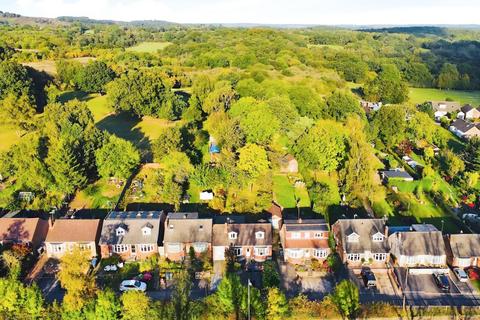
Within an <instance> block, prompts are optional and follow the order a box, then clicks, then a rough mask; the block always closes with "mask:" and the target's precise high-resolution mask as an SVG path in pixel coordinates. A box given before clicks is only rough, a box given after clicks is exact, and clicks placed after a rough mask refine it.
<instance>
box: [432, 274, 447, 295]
mask: <svg viewBox="0 0 480 320" xmlns="http://www.w3.org/2000/svg"><path fill="white" fill-rule="evenodd" d="M433 278H434V279H435V283H436V284H437V287H438V288H440V289H441V290H442V291H443V292H450V281H448V277H447V275H446V274H443V273H434V274H433Z"/></svg>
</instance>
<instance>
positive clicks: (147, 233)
mask: <svg viewBox="0 0 480 320" xmlns="http://www.w3.org/2000/svg"><path fill="white" fill-rule="evenodd" d="M142 234H143V235H144V236H149V235H151V234H152V229H150V228H148V227H144V228H142Z"/></svg>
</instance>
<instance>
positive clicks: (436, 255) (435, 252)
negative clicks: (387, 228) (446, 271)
mask: <svg viewBox="0 0 480 320" xmlns="http://www.w3.org/2000/svg"><path fill="white" fill-rule="evenodd" d="M417 230H418V229H417ZM424 230H426V231H423V230H422V231H416V230H414V231H404V232H395V233H393V234H391V235H390V236H389V237H388V245H389V246H390V248H391V249H390V253H391V255H392V259H394V260H395V262H396V263H397V264H398V265H399V266H400V267H409V268H412V267H420V266H424V267H425V266H426V267H432V268H440V267H444V266H446V264H447V257H446V251H445V244H444V241H443V236H442V232H440V231H438V230H436V228H434V230H436V231H432V230H430V229H429V230H427V229H424Z"/></svg>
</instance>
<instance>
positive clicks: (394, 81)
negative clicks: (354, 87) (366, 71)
mask: <svg viewBox="0 0 480 320" xmlns="http://www.w3.org/2000/svg"><path fill="white" fill-rule="evenodd" d="M364 93H365V96H366V98H367V99H368V100H370V101H382V102H384V103H402V102H404V101H406V100H407V99H408V87H407V85H406V83H405V82H404V81H403V80H402V77H401V74H400V72H399V71H398V69H397V67H396V66H395V65H393V64H387V65H384V66H383V67H382V69H381V71H380V72H379V73H378V76H377V77H376V78H375V79H373V80H371V81H369V82H367V83H366V85H365V89H364Z"/></svg>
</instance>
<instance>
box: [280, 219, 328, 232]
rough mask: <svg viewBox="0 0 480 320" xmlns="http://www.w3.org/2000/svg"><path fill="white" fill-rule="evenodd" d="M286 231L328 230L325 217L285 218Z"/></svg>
mask: <svg viewBox="0 0 480 320" xmlns="http://www.w3.org/2000/svg"><path fill="white" fill-rule="evenodd" d="M283 225H284V226H285V229H286V231H328V225H327V222H326V221H325V219H300V220H284V222H283Z"/></svg>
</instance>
